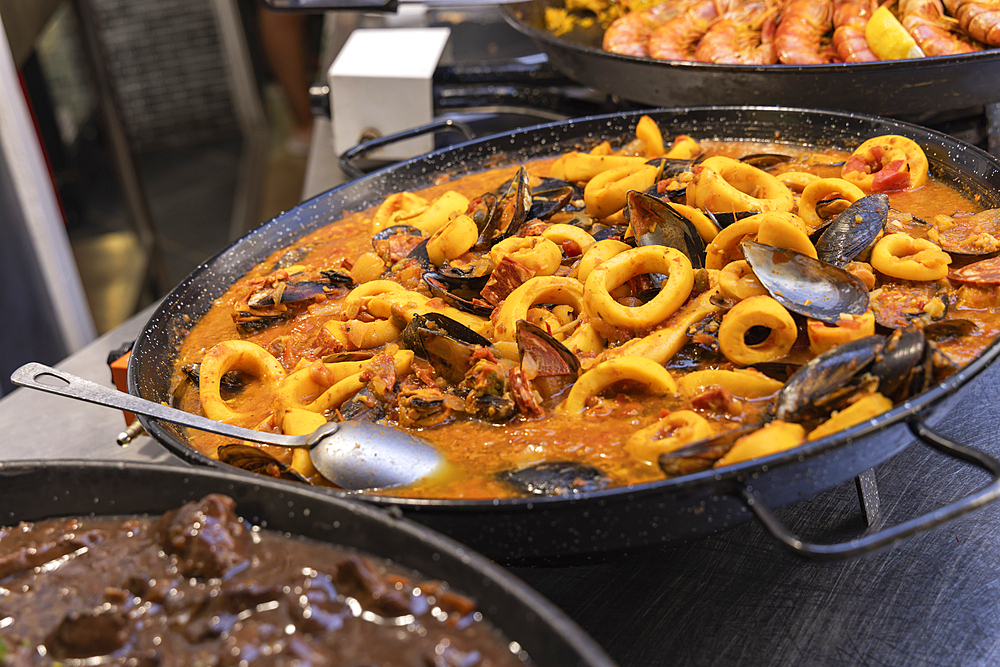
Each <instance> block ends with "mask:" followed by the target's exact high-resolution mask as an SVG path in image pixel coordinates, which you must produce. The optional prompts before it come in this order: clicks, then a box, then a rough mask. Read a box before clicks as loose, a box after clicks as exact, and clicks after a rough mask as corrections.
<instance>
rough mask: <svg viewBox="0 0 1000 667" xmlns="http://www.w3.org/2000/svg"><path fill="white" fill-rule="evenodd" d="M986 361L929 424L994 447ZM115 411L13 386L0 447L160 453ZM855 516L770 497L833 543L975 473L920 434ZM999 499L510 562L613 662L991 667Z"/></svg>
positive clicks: (88, 453)
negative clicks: (861, 551) (928, 523)
mask: <svg viewBox="0 0 1000 667" xmlns="http://www.w3.org/2000/svg"><path fill="white" fill-rule="evenodd" d="M151 313H152V309H147V310H146V311H143V312H142V313H140V314H139V315H136V316H135V317H133V318H132V319H130V320H129V321H128V322H126V323H125V324H123V325H121V326H119V327H118V328H116V329H114V330H112V331H111V332H109V333H108V334H105V335H104V336H102V337H101V338H99V339H98V340H96V341H94V342H93V343H91V344H90V345H88V346H87V347H85V348H83V349H82V350H80V351H79V352H77V353H76V354H74V355H72V356H70V357H69V358H67V359H66V360H64V361H63V362H62V363H60V364H59V365H58V367H59V368H61V369H63V370H66V371H68V372H70V373H74V374H76V375H80V376H82V377H85V378H88V379H92V380H95V381H98V382H105V383H107V384H109V385H110V384H111V380H110V371H109V370H108V368H107V365H106V358H107V355H108V353H109V352H110V351H111V350H113V349H116V348H118V347H119V346H120V345H121V344H122V343H125V342H128V341H130V340H132V339H134V338H135V337H136V335H137V334H138V332H139V331H140V330H141V328H142V325H143V324H144V323H145V321H146V319H147V318H148V317H149V316H150V314H151ZM998 394H1000V366H998V365H994V366H993V367H991V368H989V369H987V370H986V371H985V372H984V373H983V374H982V375H981V376H980V377H979V378H977V379H976V380H974V381H973V382H972V383H970V384H969V385H967V386H966V387H965V388H964V389H963V390H962V391H961V400H960V401H959V402H958V403H957V407H956V408H954V409H953V410H952V412H951V413H950V414H949V415H948V416H947V418H946V419H945V420H944V421H943V423H942V425H941V426H939V427H938V428H939V430H940V431H941V433H942V434H943V435H946V436H949V437H952V438H955V439H956V440H958V441H959V442H963V443H964V444H968V445H971V446H974V447H977V448H980V449H983V450H985V451H987V452H990V453H992V454H994V455H995V456H996V455H1000V433H998V428H997V424H1000V401H998V400H997V398H996V397H997V396H998ZM124 426H125V424H124V419H123V418H122V415H121V413H120V412H118V411H115V410H110V409H107V408H103V407H99V406H95V405H90V404H85V403H81V402H78V401H71V400H68V399H63V398H60V397H57V396H52V395H49V394H42V393H40V392H35V391H30V390H26V389H18V390H16V391H14V392H13V393H11V394H10V395H8V396H6V397H4V398H3V399H0V434H3V435H2V436H0V457H2V458H3V459H4V460H23V459H34V458H52V459H57V458H90V459H116V460H126V459H132V460H144V461H164V462H166V461H174V462H176V463H178V465H185V464H184V463H182V462H181V461H180V459H177V458H176V457H174V456H173V455H172V454H170V453H168V452H167V451H166V450H164V449H162V448H161V447H159V445H157V444H156V443H155V442H154V441H152V440H151V439H150V438H148V437H145V436H144V437H140V438H138V439H137V440H136V441H134V442H133V443H132V444H131V445H129V446H128V447H125V448H122V447H119V446H118V445H117V444H116V443H115V438H116V437H117V435H118V433H119V432H121V431H122V430H123V428H124ZM875 472H876V477H877V480H878V487H879V493H880V496H881V507H882V511H881V514H880V516H879V518H878V520H877V521H876V523H875V525H874V526H873V527H872V528H871V529H868V528H866V526H865V522H864V519H863V515H862V511H861V507H860V505H859V502H858V497H857V493H856V491H855V487H854V484H852V483H850V482H848V483H846V484H842V485H840V486H838V487H836V488H834V489H831V490H829V491H826V492H824V493H821V494H819V495H817V496H815V497H813V498H811V499H809V500H807V501H803V502H800V503H798V504H796V505H793V506H791V507H788V508H785V509H783V510H779V512H778V515H779V517H780V518H781V519H782V520H784V521H785V522H786V524H787V525H788V526H790V527H791V528H792V529H793V530H794V531H795V532H797V533H798V534H799V535H800V536H802V537H804V538H807V539H811V540H813V541H816V542H832V541H841V540H846V539H850V538H852V537H856V536H859V535H862V534H867V532H868V531H869V530H877V529H879V528H880V527H882V526H890V525H894V524H896V523H899V522H901V521H904V520H906V519H909V518H912V517H914V516H916V515H917V514H919V513H922V512H927V511H929V510H932V509H935V508H937V507H940V506H941V505H944V504H946V503H949V502H952V501H954V500H957V499H959V498H961V497H963V496H964V495H967V494H969V493H971V492H973V491H975V490H977V489H979V488H980V487H982V486H984V485H985V484H986V483H987V482H988V479H987V477H988V476H987V475H986V474H985V473H983V472H981V471H979V470H978V469H974V468H972V467H971V466H969V465H966V464H962V463H958V462H955V461H952V460H949V459H947V458H945V457H944V456H942V455H940V454H937V453H935V452H933V451H932V450H930V449H929V448H927V447H925V446H924V445H921V444H919V443H914V444H912V446H910V447H908V448H907V449H905V450H904V451H903V452H902V453H901V454H899V455H898V456H896V457H895V458H893V459H891V460H890V461H888V462H886V463H884V464H882V465H880V466H878V467H876V468H875ZM998 519H1000V503H995V504H993V505H989V506H986V507H984V508H982V509H980V510H978V511H976V512H974V513H973V514H971V515H969V516H966V517H963V518H961V519H958V520H956V521H954V522H952V523H950V524H947V525H946V526H944V527H941V528H937V529H933V530H931V531H929V532H927V533H925V534H923V535H919V536H917V537H913V538H910V539H908V540H904V541H903V542H902V543H899V544H897V545H894V546H892V547H889V548H887V549H884V550H882V551H880V552H876V553H874V554H870V555H867V556H863V557H860V558H857V559H854V560H849V561H841V562H834V563H818V564H817V563H810V562H804V561H802V560H800V559H798V558H796V557H795V556H792V555H789V554H787V553H786V552H785V551H784V550H782V549H781V548H780V547H779V546H778V545H777V543H776V542H774V541H773V540H772V539H771V537H770V536H769V535H768V534H767V533H765V531H764V530H763V529H762V527H761V526H760V525H759V524H757V523H755V522H750V523H746V524H743V525H741V526H738V527H736V528H733V529H731V530H728V531H725V532H723V533H720V534H717V535H712V536H709V537H706V538H703V539H700V540H697V541H694V542H691V543H688V544H683V545H679V546H670V547H655V548H648V549H645V550H641V551H637V552H635V553H632V554H630V555H626V556H618V557H615V558H613V559H609V560H607V561H606V562H601V563H594V564H587V565H577V566H572V567H549V568H525V567H518V568H511V570H512V571H513V572H514V573H515V574H517V575H518V576H520V577H521V578H522V579H524V580H525V581H526V582H527V583H528V584H529V585H531V586H534V587H535V588H536V589H537V590H538V591H540V592H541V593H542V594H543V595H545V596H547V597H548V598H549V599H551V600H552V601H553V602H555V603H556V604H557V605H559V606H560V607H562V608H563V609H564V610H565V611H566V612H567V613H568V614H569V615H570V616H571V617H572V618H574V619H575V620H576V621H577V622H578V623H579V624H580V625H581V627H583V629H584V630H586V631H587V632H589V633H590V634H591V635H592V636H593V637H594V639H596V640H597V641H598V642H599V643H600V644H601V645H603V646H604V647H605V649H607V651H608V653H609V654H610V655H611V657H612V658H614V659H615V660H617V661H618V662H619V663H620V664H622V665H636V666H644V665H661V664H670V665H718V666H722V665H726V666H728V665H789V666H790V665H880V666H881V665H892V666H895V665H900V666H902V665H906V666H907V667H909V666H916V665H956V666H958V665H962V666H969V665H995V664H1000V529H998V523H1000V522H998Z"/></svg>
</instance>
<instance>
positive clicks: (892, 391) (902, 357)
mask: <svg viewBox="0 0 1000 667" xmlns="http://www.w3.org/2000/svg"><path fill="white" fill-rule="evenodd" d="M926 352H927V338H926V337H925V336H924V332H923V331H921V329H920V328H919V327H906V328H904V329H896V330H895V331H893V332H892V334H891V335H890V336H889V338H888V340H886V342H885V346H884V347H883V348H882V350H881V351H880V352H879V354H878V356H877V357H876V358H875V363H873V364H872V369H871V374H872V375H873V376H875V377H876V378H878V381H879V384H878V390H879V393H881V394H882V395H883V396H889V397H893V398H895V397H897V395H898V398H900V399H902V398H905V397H906V396H907V395H908V391H909V384H910V380H911V378H912V376H913V374H914V372H919V371H920V369H921V366H922V364H923V362H924V357H925V355H926ZM901 389H903V392H902V393H901V392H900V390H901Z"/></svg>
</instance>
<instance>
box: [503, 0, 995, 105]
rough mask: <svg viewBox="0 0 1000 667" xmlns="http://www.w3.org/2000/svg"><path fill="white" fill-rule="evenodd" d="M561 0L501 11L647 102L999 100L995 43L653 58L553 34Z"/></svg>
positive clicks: (568, 58) (605, 82)
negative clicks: (851, 57)
mask: <svg viewBox="0 0 1000 667" xmlns="http://www.w3.org/2000/svg"><path fill="white" fill-rule="evenodd" d="M562 6H564V2H563V0H528V2H518V3H515V4H508V5H504V6H503V8H502V11H503V14H504V18H506V20H507V21H508V22H509V23H510V24H511V25H512V26H514V27H515V28H516V29H518V30H519V31H521V32H522V33H524V34H525V35H527V36H528V37H530V38H531V39H532V40H534V42H535V44H536V45H537V46H538V47H539V48H540V49H542V50H543V51H544V52H545V53H546V54H547V55H548V57H549V60H550V62H551V63H552V64H553V65H554V66H555V67H556V68H557V69H558V70H560V71H561V72H563V73H564V74H565V75H566V76H568V77H569V78H571V79H573V80H574V81H578V82H580V83H583V84H585V85H587V86H590V87H591V88H594V89H596V90H600V91H602V92H606V93H613V94H615V95H618V96H619V97H621V98H623V99H626V100H630V101H632V102H641V103H643V104H649V105H654V106H691V105H700V104H712V105H731V104H752V105H781V106H793V107H810V108H820V109H837V110H842V111H857V112H861V113H873V114H880V115H886V116H894V117H903V118H918V117H922V116H923V115H926V114H933V113H938V112H944V111H954V110H958V109H969V108H971V107H977V106H981V105H984V104H989V103H992V102H996V101H998V100H1000V85H998V83H1000V49H988V50H984V51H979V52H976V53H969V54H964V55H959V56H935V57H928V58H916V59H911V60H893V61H882V62H873V63H836V64H829V65H720V64H715V63H698V62H684V61H666V60H655V59H653V58H640V57H636V56H625V55H619V54H617V53H610V52H608V51H604V50H603V49H602V48H601V40H602V38H603V34H604V31H603V29H601V28H600V26H594V27H591V28H587V29H584V28H580V27H576V28H574V29H573V30H571V31H570V32H568V33H566V34H563V35H560V36H558V37H556V36H555V35H553V34H552V33H551V32H549V31H548V30H546V29H545V19H544V16H545V8H546V7H562Z"/></svg>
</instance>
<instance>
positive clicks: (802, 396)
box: [775, 335, 885, 421]
mask: <svg viewBox="0 0 1000 667" xmlns="http://www.w3.org/2000/svg"><path fill="white" fill-rule="evenodd" d="M884 345H885V339H883V338H882V336H878V335H875V336H865V337H864V338H859V339H858V340H853V341H849V342H847V343H843V344H842V345H838V346H837V347H835V348H832V349H830V350H827V351H826V352H824V353H823V354H820V355H818V356H816V357H813V358H812V359H811V360H809V362H808V363H807V364H806V365H804V366H802V367H801V368H799V370H797V371H796V372H795V373H794V374H792V376H791V377H790V378H788V381H787V382H786V383H785V386H784V387H782V389H781V391H780V392H779V393H778V400H777V403H776V404H775V416H776V417H777V418H778V419H781V420H783V421H799V419H800V417H801V416H802V414H803V413H804V412H806V411H807V410H808V409H809V408H811V407H815V404H816V403H820V402H822V399H824V397H827V396H829V395H831V394H834V393H836V392H839V391H841V390H843V389H844V388H846V387H848V386H849V384H850V382H851V380H852V379H853V378H854V377H855V376H856V375H858V374H859V373H860V372H861V371H862V370H864V369H865V368H867V367H868V366H869V365H870V364H871V363H872V362H873V361H875V358H876V356H877V355H878V354H879V352H881V351H882V348H883V346H884Z"/></svg>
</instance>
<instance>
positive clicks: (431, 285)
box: [423, 271, 493, 317]
mask: <svg viewBox="0 0 1000 667" xmlns="http://www.w3.org/2000/svg"><path fill="white" fill-rule="evenodd" d="M487 280H489V276H478V277H473V276H452V275H446V274H443V273H437V272H433V271H428V272H426V273H424V275H423V281H424V283H425V284H426V285H427V289H429V290H430V292H431V294H433V295H434V296H436V297H438V298H441V299H444V300H445V301H447V302H448V303H449V304H451V305H452V306H454V307H455V308H457V309H458V310H461V311H462V312H465V313H472V314H473V315H479V316H480V317H489V316H490V313H492V312H493V306H491V305H490V304H488V303H486V302H485V301H482V299H480V301H482V303H477V302H475V301H473V299H476V298H479V296H480V292H481V291H482V289H483V287H485V286H486V282H487Z"/></svg>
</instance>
